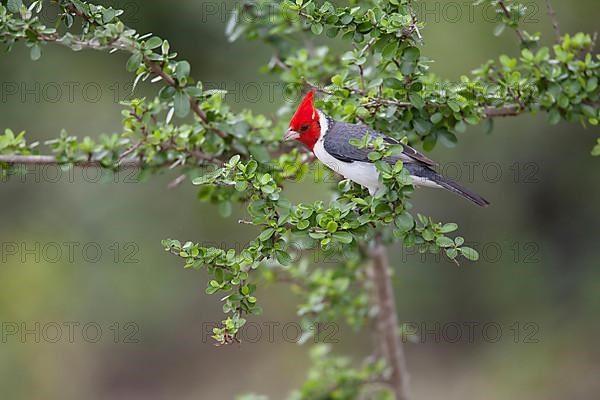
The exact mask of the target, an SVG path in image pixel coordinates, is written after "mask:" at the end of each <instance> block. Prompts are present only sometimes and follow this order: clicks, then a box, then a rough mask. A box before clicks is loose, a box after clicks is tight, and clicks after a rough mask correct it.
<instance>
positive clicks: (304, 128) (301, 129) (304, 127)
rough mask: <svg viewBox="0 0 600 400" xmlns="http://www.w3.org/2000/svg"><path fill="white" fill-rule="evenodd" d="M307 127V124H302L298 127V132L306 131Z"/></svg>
mask: <svg viewBox="0 0 600 400" xmlns="http://www.w3.org/2000/svg"><path fill="white" fill-rule="evenodd" d="M307 129H308V124H304V125H302V126H301V127H300V132H306V130H307Z"/></svg>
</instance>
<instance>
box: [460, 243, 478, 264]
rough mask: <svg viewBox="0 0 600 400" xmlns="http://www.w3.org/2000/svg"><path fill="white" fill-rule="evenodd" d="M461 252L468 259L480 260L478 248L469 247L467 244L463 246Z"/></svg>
mask: <svg viewBox="0 0 600 400" xmlns="http://www.w3.org/2000/svg"><path fill="white" fill-rule="evenodd" d="M460 252H461V253H462V255H463V256H464V257H465V258H466V259H467V260H470V261H477V260H479V253H478V252H477V250H475V249H473V248H471V247H467V246H465V247H461V248H460Z"/></svg>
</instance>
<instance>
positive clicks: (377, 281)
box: [369, 234, 409, 400]
mask: <svg viewBox="0 0 600 400" xmlns="http://www.w3.org/2000/svg"><path fill="white" fill-rule="evenodd" d="M371 260H372V265H371V268H370V271H369V272H370V278H371V280H372V282H373V286H374V291H375V296H374V297H375V300H376V302H377V303H376V304H377V307H378V312H377V316H376V317H375V318H376V321H375V322H376V325H377V326H376V328H377V335H378V341H379V346H380V352H381V354H382V355H383V356H384V357H385V360H386V362H387V365H388V367H389V368H390V369H391V376H390V378H389V380H388V383H389V385H390V386H391V388H392V390H393V391H394V394H395V397H396V400H408V398H409V389H408V379H409V378H408V370H407V367H406V359H405V356H404V350H403V348H402V341H401V337H400V331H399V328H398V315H397V310H396V301H395V299H394V289H393V287H392V281H391V276H390V271H389V265H388V259H387V254H386V249H385V246H384V244H383V242H382V238H381V235H380V234H378V235H377V236H376V238H375V245H374V247H373V249H372V250H371Z"/></svg>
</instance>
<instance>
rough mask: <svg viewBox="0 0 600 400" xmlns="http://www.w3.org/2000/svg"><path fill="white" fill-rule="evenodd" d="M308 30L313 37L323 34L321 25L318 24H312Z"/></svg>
mask: <svg viewBox="0 0 600 400" xmlns="http://www.w3.org/2000/svg"><path fill="white" fill-rule="evenodd" d="M310 30H311V31H312V33H314V34H315V35H320V34H321V32H323V25H322V24H320V23H318V22H317V23H314V24H312V25H311V26H310Z"/></svg>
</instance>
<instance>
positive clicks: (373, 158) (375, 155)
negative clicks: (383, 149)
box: [367, 151, 381, 161]
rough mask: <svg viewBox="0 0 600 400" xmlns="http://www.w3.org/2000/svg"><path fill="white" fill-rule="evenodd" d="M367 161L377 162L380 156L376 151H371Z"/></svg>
mask: <svg viewBox="0 0 600 400" xmlns="http://www.w3.org/2000/svg"><path fill="white" fill-rule="evenodd" d="M367 157H369V160H371V161H377V160H379V159H381V154H380V153H378V152H376V151H372V152H370V153H369V154H368V156H367Z"/></svg>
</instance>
